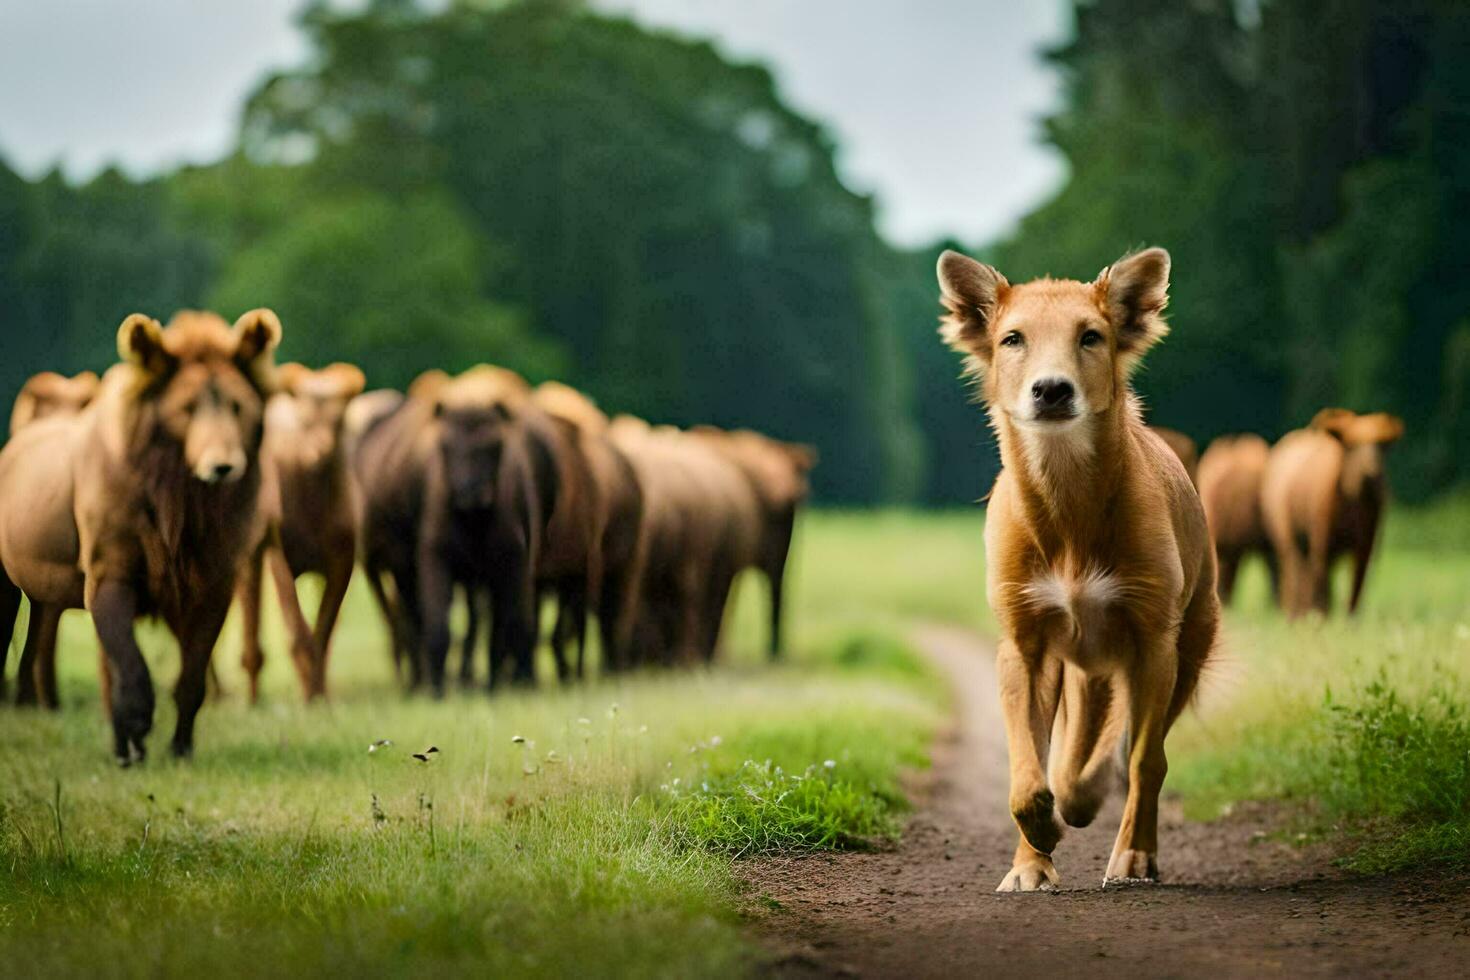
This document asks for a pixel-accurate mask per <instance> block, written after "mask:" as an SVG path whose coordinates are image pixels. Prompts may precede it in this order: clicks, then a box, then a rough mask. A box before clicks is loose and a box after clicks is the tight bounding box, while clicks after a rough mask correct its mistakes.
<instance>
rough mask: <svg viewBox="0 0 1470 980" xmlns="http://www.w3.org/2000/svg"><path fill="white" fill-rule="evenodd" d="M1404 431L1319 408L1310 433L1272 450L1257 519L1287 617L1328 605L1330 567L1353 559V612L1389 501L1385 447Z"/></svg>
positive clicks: (1396, 424) (1384, 420) (1392, 421)
mask: <svg viewBox="0 0 1470 980" xmlns="http://www.w3.org/2000/svg"><path fill="white" fill-rule="evenodd" d="M1403 434H1404V423H1403V422H1402V421H1400V420H1399V419H1398V418H1396V417H1394V416H1392V415H1388V414H1385V413H1383V412H1375V413H1373V414H1371V415H1357V414H1355V413H1353V412H1350V411H1348V410H1347V409H1343V408H1324V409H1323V410H1322V411H1320V412H1318V413H1317V416H1316V418H1314V419H1312V424H1311V427H1310V428H1307V429H1298V430H1297V431H1295V432H1288V433H1287V434H1286V435H1285V436H1282V438H1281V441H1280V442H1278V443H1276V445H1275V446H1274V447H1272V449H1271V455H1270V457H1269V459H1268V460H1267V461H1266V470H1265V475H1264V477H1263V479H1262V486H1261V514H1262V517H1263V519H1264V521H1265V525H1266V533H1267V534H1268V535H1269V536H1270V538H1271V544H1272V547H1273V548H1274V549H1275V551H1276V559H1277V562H1278V563H1279V564H1280V566H1281V605H1282V608H1283V609H1285V610H1286V612H1287V615H1289V616H1299V615H1301V614H1302V613H1304V612H1306V611H1307V610H1309V609H1316V610H1318V611H1319V612H1323V613H1325V612H1328V611H1330V610H1331V608H1332V564H1333V561H1334V560H1335V559H1336V558H1338V557H1339V556H1341V555H1345V554H1351V555H1352V556H1353V589H1352V595H1351V597H1350V598H1349V599H1348V611H1349V612H1356V611H1357V608H1358V600H1359V599H1361V598H1362V595H1363V582H1364V579H1365V577H1366V576H1367V574H1368V560H1369V559H1370V558H1371V557H1372V555H1373V544H1374V541H1375V539H1376V538H1377V535H1378V523H1379V521H1380V520H1381V519H1382V517H1383V508H1384V505H1385V504H1386V503H1387V502H1388V477H1387V475H1386V474H1385V472H1384V463H1383V450H1384V447H1386V446H1388V445H1390V444H1392V443H1394V442H1396V441H1397V440H1398V439H1399V437H1400V436H1402V435H1403Z"/></svg>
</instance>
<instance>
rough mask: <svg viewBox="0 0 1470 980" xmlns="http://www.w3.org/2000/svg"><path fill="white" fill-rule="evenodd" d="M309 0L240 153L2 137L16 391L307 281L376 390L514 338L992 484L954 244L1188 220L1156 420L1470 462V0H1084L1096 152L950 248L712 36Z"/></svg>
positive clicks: (1177, 242)
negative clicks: (955, 288)
mask: <svg viewBox="0 0 1470 980" xmlns="http://www.w3.org/2000/svg"><path fill="white" fill-rule="evenodd" d="M303 24H304V26H305V29H306V30H307V32H308V33H309V35H310V37H311V38H312V40H313V44H314V48H315V54H314V56H313V57H312V58H311V59H310V61H309V63H308V64H306V65H304V66H302V67H301V68H300V69H299V70H297V71H293V72H290V73H287V74H281V75H277V76H274V77H271V78H268V79H266V80H264V81H263V82H262V84H261V85H260V86H259V88H258V89H257V90H256V92H255V93H254V94H253V95H252V96H251V97H250V99H249V101H248V103H247V105H246V106H245V107H244V109H243V112H242V116H241V123H240V130H239V145H238V148H237V150H236V151H235V152H234V153H233V154H232V155H231V156H230V157H228V158H227V159H224V160H222V161H220V162H218V163H216V164H213V165H210V166H204V167H188V168H183V169H180V170H178V171H176V172H174V173H171V174H168V175H166V176H163V177H159V178H156V179H152V180H147V181H143V182H136V181H131V180H128V179H127V178H125V177H123V176H121V175H120V174H118V173H116V172H113V171H109V172H105V173H103V174H101V175H100V176H98V177H97V178H95V179H93V180H91V181H89V182H88V183H86V184H84V185H81V186H74V185H71V184H68V183H67V182H66V181H65V180H63V179H62V177H61V176H60V175H59V174H57V173H52V174H49V175H46V176H44V177H42V178H40V179H39V180H36V181H34V182H28V181H26V180H25V179H23V178H21V177H20V176H18V175H16V174H15V173H13V172H12V171H10V170H9V169H8V168H6V167H4V165H3V163H0V304H3V305H0V309H3V310H5V311H6V313H5V314H4V320H3V331H4V337H5V340H4V355H5V356H4V357H3V358H0V398H5V399H7V401H8V398H9V397H10V396H12V395H13V393H14V391H15V390H16V389H17V388H18V387H19V385H20V384H21V382H22V381H23V380H24V378H25V377H26V376H27V375H29V374H30V373H32V372H34V371H37V370H41V369H43V368H49V369H55V370H65V371H68V372H70V371H74V370H79V369H81V368H84V367H92V368H99V367H103V366H105V365H106V364H108V363H110V362H111V361H112V360H113V358H114V352H113V344H114V339H113V338H114V328H115V327H116V325H117V323H118V322H119V321H120V320H121V319H122V317H123V316H124V315H125V314H127V313H129V312H132V311H133V310H142V311H146V312H150V313H153V314H155V315H160V316H166V315H167V314H168V313H170V312H171V311H173V310H174V309H176V308H179V307H184V306H207V307H212V308H217V309H219V310H221V311H222V312H224V313H226V314H227V315H231V316H233V315H235V314H237V313H239V312H241V311H242V310H244V309H246V308H249V307H252V306H258V305H270V306H273V307H275V308H276V310H277V311H278V312H280V314H281V316H282V319H283V321H284V323H285V324H286V341H285V345H284V347H283V351H282V356H283V357H286V358H291V359H300V360H304V361H307V362H310V363H318V362H324V361H328V360H337V359H345V360H352V361H355V362H357V363H359V364H361V365H362V366H363V367H364V368H365V369H366V370H367V373H368V376H369V379H370V383H371V384H372V385H374V386H394V387H402V386H403V385H405V384H407V382H408V381H409V380H410V379H411V378H412V377H413V376H414V375H415V374H416V373H418V372H419V371H421V370H423V369H425V368H428V367H431V366H439V367H445V368H449V369H457V368H462V367H464V366H467V365H469V364H471V363H474V362H477V361H482V360H489V361H495V362H499V363H503V364H506V365H508V366H511V367H514V368H516V369H518V370H520V371H522V372H524V373H525V374H527V375H528V376H529V377H531V378H533V379H540V378H544V377H550V376H557V377H560V378H563V379H565V380H567V381H568V382H570V383H572V384H575V385H577V386H579V387H581V388H583V389H585V390H587V391H588V392H590V393H591V394H592V395H594V396H595V397H597V398H598V399H599V400H600V401H601V402H602V403H603V404H604V405H605V406H606V407H607V408H609V409H610V410H613V411H631V412H635V413H638V414H641V415H645V416H647V417H649V418H652V419H656V420H663V421H670V422H675V423H680V424H686V423H693V422H712V423H714V424H718V425H731V426H735V425H748V426H753V427H756V428H760V429H763V430H766V431H768V432H770V433H772V434H774V435H778V436H781V437H783V438H789V439H797V440H802V441H807V442H812V443H814V444H816V445H817V446H819V447H820V449H821V451H822V454H823V459H822V465H821V466H820V467H819V468H818V470H817V471H816V474H814V475H815V477H816V484H817V485H816V490H817V493H818V495H819V497H820V498H821V499H822V500H824V501H826V502H829V503H873V502H890V501H909V502H924V503H932V504H940V503H960V502H965V501H970V500H974V499H976V498H978V497H980V496H981V495H982V494H983V493H984V492H985V490H986V489H987V486H988V483H989V480H990V479H991V477H992V476H993V473H994V469H995V466H996V460H995V458H994V451H993V449H992V448H990V440H989V437H988V434H987V432H986V430H985V427H984V418H983V415H982V414H981V413H980V411H979V410H978V409H977V408H975V407H974V406H973V405H972V404H970V402H969V399H968V392H967V391H966V390H965V388H964V387H963V386H962V385H961V384H960V383H959V382H958V380H957V375H958V364H957V360H956V358H955V357H954V356H953V355H952V354H951V353H949V352H948V351H946V350H945V349H944V348H943V347H942V346H941V345H940V343H939V342H938V340H937V338H936V336H935V333H934V327H935V324H936V315H937V312H938V307H937V303H936V299H935V295H936V289H935V285H934V271H933V270H934V260H935V258H936V256H937V254H938V252H939V250H940V249H941V248H943V247H946V246H949V247H961V248H965V249H966V250H967V251H970V252H972V253H974V254H978V255H980V256H982V257H983V258H985V259H986V260H988V261H991V262H993V263H994V264H996V265H997V266H998V267H999V268H1000V269H1001V270H1002V271H1004V272H1005V273H1006V274H1007V275H1008V276H1009V277H1010V278H1011V279H1012V280H1019V279H1024V278H1028V277H1031V276H1035V275H1041V274H1046V273H1052V274H1056V275H1061V276H1071V277H1085V278H1090V277H1091V276H1092V275H1094V274H1095V273H1096V272H1097V271H1098V270H1099V269H1100V268H1102V267H1103V266H1104V265H1106V264H1107V263H1108V262H1110V261H1111V260H1113V259H1114V258H1116V257H1117V256H1118V255H1120V254H1122V253H1123V252H1125V251H1127V250H1129V249H1131V248H1134V247H1137V246H1139V245H1142V244H1161V245H1165V246H1166V247H1168V248H1169V249H1170V250H1171V252H1172V253H1173V256H1174V270H1175V271H1174V286H1173V291H1172V294H1173V299H1172V303H1171V307H1170V310H1171V321H1172V323H1173V324H1174V327H1175V329H1174V333H1173V334H1172V336H1171V337H1170V338H1169V340H1168V341H1167V342H1166V343H1165V344H1164V345H1163V346H1162V347H1161V348H1160V349H1159V350H1157V351H1156V352H1154V353H1153V354H1152V355H1151V356H1150V361H1149V364H1148V366H1147V369H1146V371H1145V373H1144V374H1143V375H1142V376H1141V378H1140V379H1139V387H1140V389H1141V390H1142V391H1143V393H1144V394H1145V396H1146V398H1147V401H1148V404H1149V405H1150V409H1151V414H1152V418H1153V419H1154V420H1155V421H1157V422H1159V423H1160V424H1164V425H1169V426H1172V427H1175V428H1179V429H1183V430H1184V431H1186V432H1188V433H1190V434H1191V435H1193V436H1195V437H1196V438H1197V439H1199V440H1201V442H1203V441H1204V440H1207V439H1208V438H1210V437H1213V436H1214V435H1217V434H1219V433H1221V432H1227V431H1237V430H1244V429H1250V430H1255V431H1259V432H1261V433H1263V434H1265V435H1267V436H1268V437H1275V436H1276V435H1279V434H1280V433H1281V432H1283V431H1285V430H1286V429H1289V428H1292V427H1295V426H1298V425H1301V424H1303V423H1304V422H1305V421H1306V420H1307V419H1308V418H1310V416H1311V414H1312V413H1313V412H1314V411H1315V410H1316V409H1317V408H1319V407H1322V406H1323V405H1327V404H1341V405H1344V406H1346V407H1350V408H1354V409H1359V410H1370V409H1384V410H1389V411H1393V412H1396V413H1398V414H1400V415H1402V416H1403V417H1404V419H1405V421H1406V422H1407V426H1408V435H1407V436H1406V438H1405V440H1404V443H1403V445H1402V446H1401V447H1400V448H1399V449H1398V450H1396V455H1397V458H1396V459H1395V461H1394V464H1393V482H1394V485H1395V487H1396V489H1397V490H1398V492H1399V494H1400V495H1401V496H1404V497H1407V498H1410V499H1419V498H1423V497H1426V496H1428V495H1430V494H1433V493H1435V492H1438V491H1441V490H1444V489H1446V488H1448V487H1451V486H1453V485H1455V484H1457V483H1463V482H1465V481H1466V480H1467V479H1470V460H1467V459H1465V458H1464V457H1465V451H1466V450H1467V449H1470V397H1467V396H1470V262H1467V258H1466V256H1467V255H1470V247H1467V248H1462V247H1460V246H1459V245H1458V244H1457V242H1459V241H1460V239H1462V238H1470V231H1467V230H1466V228H1467V224H1466V222H1464V221H1463V220H1462V216H1463V215H1465V214H1467V213H1470V208H1467V205H1470V59H1466V58H1465V57H1464V52H1465V51H1467V50H1470V7H1467V5H1465V4H1464V3H1463V2H1461V0H1311V2H1309V0H1261V2H1259V3H1243V2H1238V0H1194V2H1191V3H1187V4H1185V3H1177V2H1173V0H1095V2H1088V3H1078V4H1077V9H1076V31H1075V35H1074V37H1073V39H1072V40H1071V41H1069V42H1068V43H1066V44H1065V45H1064V46H1063V47H1060V48H1059V49H1057V50H1054V51H1049V52H1045V53H1043V54H1042V55H1041V56H1042V57H1045V58H1047V59H1048V60H1049V61H1050V63H1051V64H1053V65H1054V66H1055V68H1056V70H1057V71H1058V72H1060V73H1061V74H1062V76H1063V78H1064V79H1065V85H1066V87H1065V98H1064V103H1063V105H1062V106H1061V107H1060V108H1059V109H1058V111H1057V112H1056V114H1055V115H1054V116H1053V117H1051V118H1050V119H1047V120H1046V121H1045V125H1044V138H1045V139H1046V140H1047V141H1048V142H1049V143H1050V144H1051V145H1053V146H1054V147H1055V148H1056V149H1057V151H1058V152H1060V153H1061V154H1062V156H1063V157H1064V158H1065V160H1066V162H1067V164H1068V167H1069V175H1068V178H1067V180H1066V182H1065V183H1064V185H1063V186H1062V187H1060V188H1059V189H1058V191H1057V193H1056V194H1055V196H1054V197H1053V198H1052V199H1050V200H1049V201H1047V202H1045V203H1043V204H1042V205H1041V206H1039V207H1038V208H1037V209H1036V210H1035V211H1034V212H1033V213H1032V214H1030V215H1029V216H1028V217H1026V218H1025V219H1024V221H1022V223H1021V224H1020V226H1019V227H1018V228H1017V229H1016V230H1015V232H1014V233H1013V234H1012V235H1010V236H1009V237H1008V238H1006V239H1005V240H1003V241H999V242H991V243H985V242H972V243H952V242H946V243H935V245H934V246H933V247H932V248H927V249H919V250H913V251H902V250H898V249H895V248H893V247H891V246H889V245H888V244H887V243H885V242H884V241H883V240H882V239H881V238H880V237H879V235H878V234H877V232H876V230H875V226H874V220H873V203H872V202H871V201H870V200H868V199H867V198H864V197H862V196H860V195H857V194H854V193H852V192H851V191H849V190H847V189H846V188H845V187H844V186H843V185H842V183H841V182H840V181H839V179H838V177H837V174H836V170H835V168H834V163H833V155H834V149H835V147H834V145H833V141H832V138H831V137H830V136H829V135H828V134H827V133H826V132H825V131H824V130H823V129H822V128H821V126H820V125H819V124H818V123H816V122H813V121H811V120H808V119H805V118H803V117H801V116H800V115H798V114H796V113H795V112H793V111H792V110H791V109H790V108H788V107H787V106H785V105H784V104H783V103H782V101H781V99H780V96H779V93H778V92H777V90H776V88H775V85H774V83H773V81H772V78H771V76H770V74H769V73H768V72H767V71H766V70H765V69H764V68H761V67H758V66H751V65H741V64H731V63H730V62H728V61H725V60H724V59H723V58H722V57H721V56H720V55H719V54H718V53H717V52H716V50H715V49H714V48H713V47H711V46H710V45H709V44H707V43H704V42H698V41H691V40H687V39H683V38H680V37H677V36H674V35H671V34H667V33H656V32H649V31H646V30H644V29H642V28H640V27H638V26H636V25H634V24H632V23H630V22H628V21H626V20H621V19H613V18H606V17H602V16H599V15H596V14H593V13H590V12H587V11H585V10H582V9H580V7H579V5H578V4H576V3H574V2H570V0H522V2H519V3H498V4H489V5H486V4H473V3H468V2H461V3H456V4H452V5H450V6H449V7H447V8H446V9H437V8H436V10H435V11H433V12H428V11H425V10H423V9H421V8H420V7H419V6H418V5H417V4H416V3H414V2H413V0H373V2H370V3H368V4H366V5H365V6H363V7H361V8H360V9H356V10H353V11H350V12H348V11H340V10H336V9H333V8H332V7H330V6H328V5H326V4H316V5H313V6H310V7H308V8H307V10H306V11H305V12H304V14H303ZM977 44H978V45H980V47H981V48H983V39H977ZM977 56H983V50H980V49H977ZM944 98H947V99H953V100H954V101H953V102H952V103H951V104H949V105H948V106H947V107H945V108H944V111H943V112H938V111H936V119H935V129H934V147H933V152H936V153H942V152H944V131H945V127H947V126H952V125H955V124H956V123H955V120H956V119H958V120H962V121H963V124H966V125H975V126H983V125H984V119H983V118H971V116H972V115H973V113H971V112H968V111H967V109H966V107H965V104H964V101H963V94H962V93H948V94H946V95H945V96H944ZM942 104H943V99H941V98H938V95H937V97H936V102H935V103H934V105H936V106H939V105H942ZM926 108H928V107H916V111H924V110H925V109H926ZM965 206H966V202H964V201H956V202H955V208H956V210H957V211H958V210H960V209H963V208H964V207H965ZM1467 245H1470V242H1467Z"/></svg>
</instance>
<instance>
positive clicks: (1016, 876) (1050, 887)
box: [996, 858, 1062, 892]
mask: <svg viewBox="0 0 1470 980" xmlns="http://www.w3.org/2000/svg"><path fill="white" fill-rule="evenodd" d="M1061 882H1062V876H1061V875H1059V874H1057V869H1056V866H1055V865H1053V864H1052V863H1051V861H1049V860H1048V859H1046V858H1041V859H1040V860H1039V861H1032V862H1027V863H1025V864H1018V865H1016V866H1015V867H1014V868H1012V869H1011V870H1010V872H1009V873H1008V874H1007V875H1006V876H1005V878H1004V879H1002V881H1001V883H1000V887H998V888H996V891H998V892H1049V891H1054V890H1055V889H1056V887H1057V885H1059V884H1061Z"/></svg>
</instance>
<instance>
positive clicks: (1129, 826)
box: [1103, 630, 1179, 886]
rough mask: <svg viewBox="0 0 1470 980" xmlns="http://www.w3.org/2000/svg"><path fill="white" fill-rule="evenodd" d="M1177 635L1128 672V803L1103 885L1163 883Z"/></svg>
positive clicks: (1148, 649) (1163, 638) (1141, 653)
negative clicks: (1163, 816)
mask: <svg viewBox="0 0 1470 980" xmlns="http://www.w3.org/2000/svg"><path fill="white" fill-rule="evenodd" d="M1177 651H1178V631H1177V630H1175V631H1169V632H1167V633H1164V634H1162V635H1160V636H1159V637H1158V638H1157V639H1155V640H1154V641H1153V642H1151V643H1147V644H1145V645H1143V646H1141V648H1140V649H1139V650H1138V655H1137V659H1136V660H1135V661H1134V662H1133V664H1132V666H1131V668H1130V669H1129V671H1128V736H1129V742H1128V802H1127V803H1125V804H1124V806H1123V822H1122V824H1121V825H1120V826H1119V827H1118V840H1117V842H1116V843H1115V844H1114V845H1113V856H1112V859H1111V860H1109V861H1108V871H1107V874H1106V875H1105V876H1104V877H1103V885H1104V886H1106V885H1107V884H1108V883H1109V882H1113V881H1157V880H1158V878H1159V864H1158V851H1159V791H1160V790H1161V789H1162V788H1163V785H1164V775H1165V773H1167V772H1168V769H1169V764H1168V760H1167V759H1166V758H1165V756H1164V734H1165V733H1166V731H1167V730H1168V725H1169V704H1170V702H1172V701H1173V698H1174V683H1175V680H1176V678H1177V676H1178V671H1179V664H1178V659H1177V657H1178V652H1177Z"/></svg>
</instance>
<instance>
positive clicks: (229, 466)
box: [213, 463, 235, 482]
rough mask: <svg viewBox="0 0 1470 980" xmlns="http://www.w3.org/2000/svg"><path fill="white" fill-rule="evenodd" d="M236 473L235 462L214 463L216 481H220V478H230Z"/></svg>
mask: <svg viewBox="0 0 1470 980" xmlns="http://www.w3.org/2000/svg"><path fill="white" fill-rule="evenodd" d="M234 475H235V464H233V463H215V464H214V471H213V476H214V479H215V481H216V482H218V481H220V480H228V479H229V478H230V477H232V476H234Z"/></svg>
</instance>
